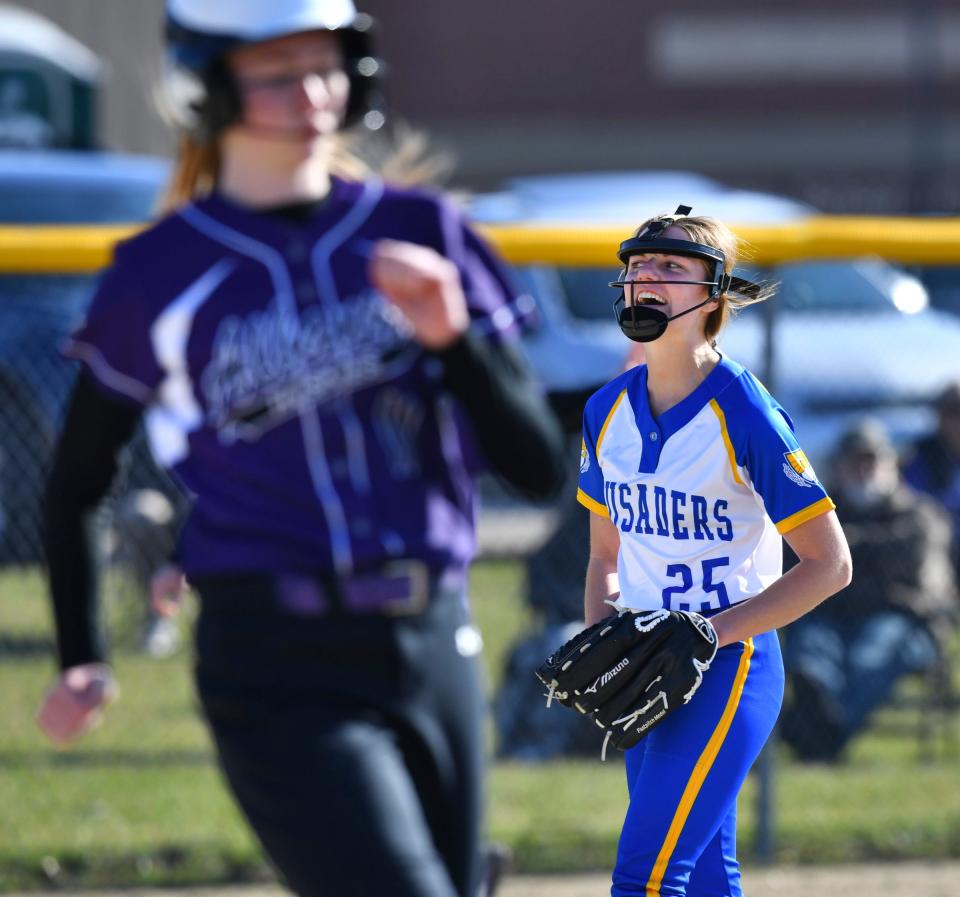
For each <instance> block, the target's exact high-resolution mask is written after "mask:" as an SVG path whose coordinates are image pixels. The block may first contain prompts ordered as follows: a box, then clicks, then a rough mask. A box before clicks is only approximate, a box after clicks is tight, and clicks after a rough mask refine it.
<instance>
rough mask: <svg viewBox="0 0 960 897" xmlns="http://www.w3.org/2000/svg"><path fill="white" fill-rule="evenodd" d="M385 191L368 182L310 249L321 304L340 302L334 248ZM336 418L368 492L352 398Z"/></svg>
mask: <svg viewBox="0 0 960 897" xmlns="http://www.w3.org/2000/svg"><path fill="white" fill-rule="evenodd" d="M383 191H384V185H383V183H382V182H381V181H376V180H371V181H365V182H364V184H363V191H362V193H361V194H360V198H359V199H358V200H357V202H356V205H354V207H353V208H352V209H351V210H350V211H349V212H348V213H347V214H346V215H344V217H343V218H342V219H341V220H340V221H338V222H337V223H336V224H335V225H334V226H333V227H332V228H331V229H330V230H329V231H327V232H326V233H325V234H324V235H323V236H322V237H320V239H319V240H317V242H316V244H315V245H314V247H313V249H312V250H311V251H310V265H311V268H312V270H313V276H314V279H315V280H316V282H317V288H318V289H317V293H318V294H319V296H320V301H321V302H322V303H323V302H326V303H332V302H337V301H338V300H339V299H340V293H339V291H338V290H337V284H336V281H335V280H334V277H333V269H332V267H331V265H330V257H331V256H332V255H333V253H334V250H336V249H337V248H339V247H340V246H342V245H343V244H344V242H345V241H346V240H347V239H348V238H349V237H351V236H353V234H355V233H356V232H357V230H358V229H359V228H360V226H361V225H362V224H363V223H364V222H365V221H366V220H367V219H368V218H369V217H370V215H371V214H372V213H373V210H374V209H375V208H376V207H377V205H378V204H379V202H380V200H381V198H382V197H383ZM337 417H338V419H339V420H340V426H341V427H342V428H343V435H344V438H345V439H346V442H347V467H348V469H349V471H350V482H351V484H352V485H353V488H354V489H356V490H357V491H358V492H369V491H370V467H369V464H368V463H367V447H366V443H365V441H364V438H363V427H362V426H361V425H360V421H359V419H358V418H357V414H356V411H355V410H354V408H353V405H352V404H351V400H350V398H349V397H346V396H345V397H344V398H343V400H342V401H340V402H338V403H337ZM317 426H319V420H318V421H317Z"/></svg>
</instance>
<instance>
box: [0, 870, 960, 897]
mask: <svg viewBox="0 0 960 897" xmlns="http://www.w3.org/2000/svg"><path fill="white" fill-rule="evenodd" d="M743 877H744V891H745V893H746V894H747V897H810V895H811V894H820V895H825V897H826V895H829V897H960V861H956V862H944V863H896V864H873V865H850V866H803V867H783V866H781V867H776V868H772V869H747V870H745V871H744V876H743ZM609 887H610V885H609V877H608V876H606V875H561V876H540V875H537V876H532V875H530V876H527V875H524V876H512V877H507V878H506V879H505V880H504V882H503V884H502V885H501V887H500V889H499V890H498V891H497V897H604V895H607V894H609ZM57 893H58V897H94V895H93V892H89V891H88V892H84V893H82V894H76V895H69V894H67V893H66V892H63V891H60V892H57ZM7 897H38V895H37V894H31V895H25V894H21V895H15V894H13V895H7ZM95 897H289V894H288V892H286V891H282V890H280V889H279V888H276V887H262V886H260V887H242V888H202V889H180V890H175V891H162V890H152V889H151V890H136V891H111V892H98V893H97V894H96V895H95Z"/></svg>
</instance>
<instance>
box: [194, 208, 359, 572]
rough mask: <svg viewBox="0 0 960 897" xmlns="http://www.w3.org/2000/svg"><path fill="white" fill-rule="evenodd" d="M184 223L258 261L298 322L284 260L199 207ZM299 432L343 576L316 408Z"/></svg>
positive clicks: (346, 545) (338, 505) (342, 545)
mask: <svg viewBox="0 0 960 897" xmlns="http://www.w3.org/2000/svg"><path fill="white" fill-rule="evenodd" d="M180 214H181V216H183V218H184V220H185V221H186V222H187V223H188V224H190V225H192V226H193V227H194V228H196V229H197V230H198V231H200V232H201V233H203V234H206V235H207V236H208V237H211V238H212V239H214V240H216V241H217V242H219V243H222V244H223V245H224V246H227V247H228V248H230V249H233V250H235V251H237V252H239V253H241V254H242V255H246V256H248V257H249V258H253V259H256V260H257V261H259V262H260V263H261V264H263V265H264V266H265V267H266V268H267V270H268V271H269V273H270V279H271V280H272V282H273V289H274V298H275V300H276V302H277V306H278V308H279V310H280V312H281V314H286V315H289V316H290V317H292V318H293V319H294V320H297V321H298V322H299V316H298V315H297V305H296V300H295V298H294V295H293V287H292V284H291V282H290V271H289V269H288V268H287V265H286V262H285V260H284V259H283V256H282V255H281V254H280V253H279V252H277V250H275V249H274V248H273V247H272V246H268V245H267V244H265V243H261V242H260V241H259V240H254V239H253V238H252V237H248V236H246V234H241V233H239V232H238V231H235V230H233V228H231V227H228V226H227V225H225V224H223V223H222V222H220V221H217V220H216V219H214V218H211V217H210V216H209V215H207V214H205V213H203V212H201V211H200V210H199V209H198V208H197V207H196V206H194V205H189V206H186V207H185V208H184V209H183V210H181V212H180ZM300 430H301V433H302V434H303V442H304V449H305V451H306V455H307V466H308V467H309V470H310V477H311V479H312V480H313V491H314V493H315V494H316V496H317V498H318V499H319V500H320V506H321V508H322V509H323V514H324V517H325V518H326V521H327V529H328V531H329V533H330V551H331V554H332V556H333V563H334V566H335V567H336V569H337V570H338V571H340V572H346V571H349V570H350V568H351V567H352V565H353V554H352V552H351V549H350V534H349V532H348V530H347V526H346V515H345V514H344V510H343V504H342V502H341V501H340V496H339V495H338V494H337V491H336V489H335V488H334V486H333V479H332V477H331V476H330V468H329V467H328V466H327V462H326V458H325V457H324V455H323V436H322V434H321V432H320V421H319V418H318V417H317V412H316V409H315V408H308V409H301V411H300Z"/></svg>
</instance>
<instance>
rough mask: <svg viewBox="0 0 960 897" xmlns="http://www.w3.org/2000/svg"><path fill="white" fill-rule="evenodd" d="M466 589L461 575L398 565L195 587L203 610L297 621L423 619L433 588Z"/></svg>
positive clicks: (225, 579)
mask: <svg viewBox="0 0 960 897" xmlns="http://www.w3.org/2000/svg"><path fill="white" fill-rule="evenodd" d="M454 579H455V580H456V581H457V582H456V583H454V582H453V580H454ZM448 580H449V582H448ZM462 583H463V575H462V574H460V573H456V574H452V575H449V576H448V575H447V574H439V573H438V572H437V571H435V570H431V569H430V568H429V567H428V566H427V565H426V564H425V563H423V561H417V560H399V561H391V562H389V563H387V564H384V565H382V566H380V567H378V568H377V569H376V570H371V571H363V572H358V573H355V574H352V575H349V576H337V575H334V574H329V573H272V574H271V573H250V574H246V575H245V574H241V573H231V574H228V575H224V576H210V575H206V576H198V577H196V578H195V579H194V580H193V582H192V585H194V586H195V587H196V589H197V591H198V592H199V593H200V600H201V602H202V603H203V605H204V606H205V607H207V608H208V609H210V610H214V611H218V610H222V611H225V612H236V611H237V610H242V608H244V607H247V608H249V609H253V607H255V606H258V605H259V606H262V607H264V608H265V609H267V610H278V611H280V612H281V613H287V614H290V615H291V616H298V617H325V616H331V615H350V616H353V615H357V616H362V615H379V616H388V617H402V616H412V615H415V614H419V613H421V612H422V611H423V610H424V608H426V606H427V604H428V603H429V601H430V594H431V592H432V590H433V588H434V586H436V585H438V584H439V585H441V586H444V585H451V586H454V585H457V584H459V585H462Z"/></svg>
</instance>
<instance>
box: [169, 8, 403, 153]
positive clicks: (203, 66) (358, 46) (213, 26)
mask: <svg viewBox="0 0 960 897" xmlns="http://www.w3.org/2000/svg"><path fill="white" fill-rule="evenodd" d="M372 27H373V19H371V18H370V16H368V15H365V14H364V13H358V12H357V11H356V9H355V8H354V5H353V2H352V0H167V21H166V39H167V53H168V57H169V60H170V62H171V63H172V67H173V72H174V77H175V81H176V82H178V83H177V85H176V86H177V87H179V91H178V92H179V93H180V94H181V96H183V95H186V102H185V103H184V105H185V106H186V107H187V108H186V109H184V110H183V111H184V112H186V116H185V119H186V120H185V121H184V122H183V124H184V125H185V126H186V127H187V129H188V130H190V131H192V132H193V133H194V134H195V135H197V136H198V137H199V138H200V139H201V140H205V141H207V140H211V139H213V138H215V137H216V135H217V134H219V133H220V132H221V131H222V130H223V129H224V128H226V127H229V126H230V125H232V124H234V123H235V122H237V121H239V120H240V119H241V117H242V113H243V108H242V101H241V98H240V92H239V90H238V88H237V84H236V81H235V79H234V78H233V75H232V74H231V72H230V69H229V66H228V65H227V62H226V57H227V54H229V53H230V52H231V51H232V50H235V49H237V48H239V47H243V46H248V45H250V44H257V43H262V42H264V41H268V40H273V39H274V38H279V37H285V36H287V35H291V34H300V33H302V32H305V31H332V32H334V33H335V34H336V35H337V37H338V38H339V39H340V42H341V45H342V47H343V58H344V69H345V71H346V73H347V76H348V77H349V79H350V96H349V99H348V102H347V110H346V114H345V117H344V125H346V126H350V125H355V124H360V125H362V126H363V127H365V128H367V129H368V130H371V131H376V130H379V129H380V128H381V127H383V125H384V123H385V122H386V116H385V112H384V110H385V102H384V97H383V92H382V88H381V85H380V76H381V75H382V71H383V63H382V62H381V60H379V59H378V58H377V57H376V56H375V55H374V52H373V46H372V41H371V38H370V31H371V29H372Z"/></svg>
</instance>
